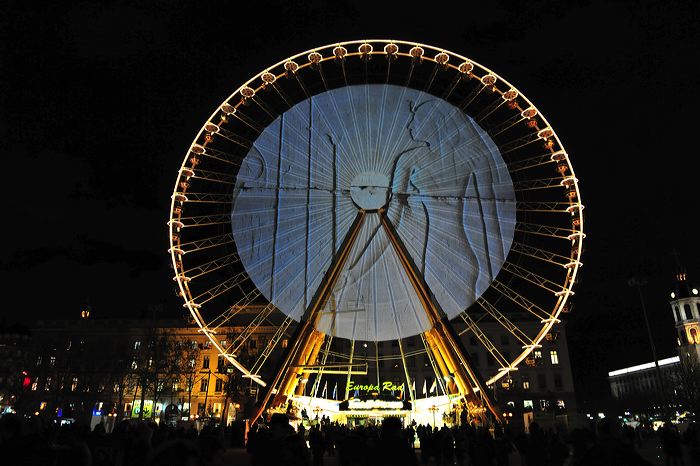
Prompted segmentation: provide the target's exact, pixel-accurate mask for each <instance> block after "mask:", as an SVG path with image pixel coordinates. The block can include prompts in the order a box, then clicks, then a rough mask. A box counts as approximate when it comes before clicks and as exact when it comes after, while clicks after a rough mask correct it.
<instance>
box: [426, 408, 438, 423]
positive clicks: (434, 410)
mask: <svg viewBox="0 0 700 466" xmlns="http://www.w3.org/2000/svg"><path fill="white" fill-rule="evenodd" d="M428 410H430V411H432V413H433V427H435V412H436V411H437V410H438V407H437V406H435V405H432V406H431V407H430V408H428Z"/></svg>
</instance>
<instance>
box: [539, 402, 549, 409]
mask: <svg viewBox="0 0 700 466" xmlns="http://www.w3.org/2000/svg"><path fill="white" fill-rule="evenodd" d="M547 408H549V401H548V400H540V409H541V410H542V411H547Z"/></svg>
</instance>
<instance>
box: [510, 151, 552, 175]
mask: <svg viewBox="0 0 700 466" xmlns="http://www.w3.org/2000/svg"><path fill="white" fill-rule="evenodd" d="M554 163H555V162H554V159H553V158H552V153H551V152H547V153H545V154H542V155H536V156H534V157H528V158H526V159H523V160H513V161H511V162H508V163H507V164H506V165H508V170H509V171H510V172H511V173H517V172H520V171H523V170H528V169H531V168H537V167H541V166H543V165H551V164H554Z"/></svg>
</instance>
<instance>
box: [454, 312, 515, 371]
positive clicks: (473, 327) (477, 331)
mask: <svg viewBox="0 0 700 466" xmlns="http://www.w3.org/2000/svg"><path fill="white" fill-rule="evenodd" d="M459 316H460V317H461V318H462V320H463V321H464V323H465V324H467V327H466V329H465V332H472V333H474V336H476V338H477V339H478V340H479V342H480V343H481V345H482V346H483V347H484V348H485V349H486V351H488V352H489V354H490V355H491V356H492V357H493V359H495V360H496V363H497V364H498V365H499V366H501V369H506V370H509V369H510V361H508V360H507V359H506V358H505V357H504V356H503V354H501V352H500V351H499V350H498V348H497V347H496V345H494V344H493V342H492V341H491V340H490V339H489V337H487V336H486V334H485V333H484V332H483V330H481V328H480V327H479V326H478V325H477V323H476V322H475V321H474V319H472V318H471V316H470V315H469V314H467V313H466V312H463V313H461V314H460V315H459Z"/></svg>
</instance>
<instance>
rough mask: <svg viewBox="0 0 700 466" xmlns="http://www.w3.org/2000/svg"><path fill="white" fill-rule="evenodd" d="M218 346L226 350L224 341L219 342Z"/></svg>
mask: <svg viewBox="0 0 700 466" xmlns="http://www.w3.org/2000/svg"><path fill="white" fill-rule="evenodd" d="M219 344H220V345H221V347H222V348H226V340H221V341H220V342H219Z"/></svg>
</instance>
